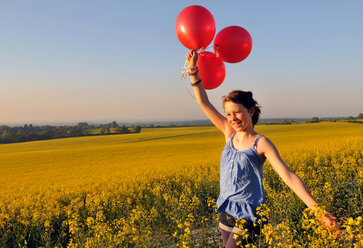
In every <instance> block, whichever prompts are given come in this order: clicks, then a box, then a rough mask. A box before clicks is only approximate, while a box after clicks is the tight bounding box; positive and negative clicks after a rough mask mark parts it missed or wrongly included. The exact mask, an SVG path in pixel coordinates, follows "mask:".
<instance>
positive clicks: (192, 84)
mask: <svg viewBox="0 0 363 248" xmlns="http://www.w3.org/2000/svg"><path fill="white" fill-rule="evenodd" d="M201 82H202V79H199V80H198V81H197V82H194V83H191V84H190V85H191V86H196V85H197V84H200V83H201Z"/></svg>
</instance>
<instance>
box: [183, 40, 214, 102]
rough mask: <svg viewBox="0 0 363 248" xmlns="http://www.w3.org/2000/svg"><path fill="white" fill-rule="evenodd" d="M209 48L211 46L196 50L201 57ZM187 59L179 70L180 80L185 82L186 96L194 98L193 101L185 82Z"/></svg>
mask: <svg viewBox="0 0 363 248" xmlns="http://www.w3.org/2000/svg"><path fill="white" fill-rule="evenodd" d="M211 47H213V46H209V47H206V48H203V47H202V48H200V49H198V51H197V52H198V53H199V54H201V55H203V53H204V52H205V51H206V50H207V49H209V48H211ZM187 62H188V61H187V59H185V62H184V66H182V68H181V79H182V80H183V81H185V88H186V90H187V92H188V94H189V95H190V96H191V97H192V98H194V99H195V97H194V96H193V95H192V94H191V93H190V91H189V87H188V85H187V82H186V79H187V77H188V64H187Z"/></svg>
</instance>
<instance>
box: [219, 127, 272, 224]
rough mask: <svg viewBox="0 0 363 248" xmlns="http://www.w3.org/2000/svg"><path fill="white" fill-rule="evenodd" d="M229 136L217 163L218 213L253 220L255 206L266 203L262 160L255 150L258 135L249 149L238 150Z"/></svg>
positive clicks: (263, 160)
mask: <svg viewBox="0 0 363 248" xmlns="http://www.w3.org/2000/svg"><path fill="white" fill-rule="evenodd" d="M235 134H236V132H235V133H233V135H232V136H231V137H230V138H229V139H228V141H227V143H226V146H225V147H224V149H223V152H222V157H221V165H220V193H219V197H218V200H217V212H225V213H228V214H229V215H232V216H233V217H234V218H236V219H239V218H244V219H248V220H251V221H253V222H256V220H255V217H257V216H256V208H257V207H258V206H260V205H261V204H262V203H265V192H264V189H263V185H262V174H263V172H262V166H263V163H264V162H265V159H262V158H261V157H260V156H259V155H258V153H257V150H256V144H257V142H258V140H259V139H260V138H261V137H262V135H260V136H258V138H257V139H256V140H255V143H254V144H253V146H252V147H251V148H250V149H247V150H243V151H239V150H236V149H234V148H233V146H232V139H233V137H234V135H235Z"/></svg>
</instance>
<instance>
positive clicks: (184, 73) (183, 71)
mask: <svg viewBox="0 0 363 248" xmlns="http://www.w3.org/2000/svg"><path fill="white" fill-rule="evenodd" d="M187 72H188V65H187V60H185V62H184V66H182V69H181V79H182V80H183V81H184V84H185V89H186V90H187V92H188V94H189V95H190V96H191V97H192V98H194V99H195V97H194V96H193V95H192V94H191V93H190V91H189V87H188V85H187V80H186V79H187V77H188V73H187Z"/></svg>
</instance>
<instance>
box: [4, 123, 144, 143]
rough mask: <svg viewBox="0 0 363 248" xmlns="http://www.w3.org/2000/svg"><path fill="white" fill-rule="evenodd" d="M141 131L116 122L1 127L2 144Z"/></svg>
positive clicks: (138, 127) (136, 126) (138, 128)
mask: <svg viewBox="0 0 363 248" xmlns="http://www.w3.org/2000/svg"><path fill="white" fill-rule="evenodd" d="M140 131H141V127H140V126H138V125H132V126H130V127H126V126H125V125H122V126H119V125H118V124H117V123H116V121H113V122H111V123H108V124H101V125H89V124H88V123H87V122H79V123H78V124H77V125H75V126H50V125H46V126H33V125H32V124H29V125H28V124H25V125H24V126H19V127H9V126H6V125H2V126H0V144H5V143H16V142H25V141H33V140H47V139H57V138H66V137H79V136H91V135H108V134H126V133H139V132H140Z"/></svg>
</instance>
